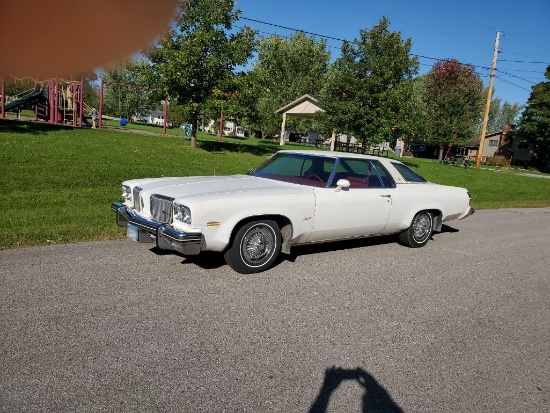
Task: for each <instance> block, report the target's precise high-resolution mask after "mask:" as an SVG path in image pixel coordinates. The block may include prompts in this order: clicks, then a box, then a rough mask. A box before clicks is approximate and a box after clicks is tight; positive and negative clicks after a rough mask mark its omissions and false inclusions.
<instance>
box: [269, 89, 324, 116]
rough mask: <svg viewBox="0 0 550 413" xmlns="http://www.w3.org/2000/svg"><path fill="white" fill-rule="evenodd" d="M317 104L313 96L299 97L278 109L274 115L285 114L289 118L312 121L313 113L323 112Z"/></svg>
mask: <svg viewBox="0 0 550 413" xmlns="http://www.w3.org/2000/svg"><path fill="white" fill-rule="evenodd" d="M318 102H319V101H318V100H317V99H315V98H314V97H313V96H311V95H307V94H306V95H303V96H301V97H299V98H298V99H296V100H295V101H294V102H291V103H289V104H288V105H286V106H283V107H282V108H280V109H278V110H277V111H276V112H275V113H279V114H285V113H286V114H287V115H290V116H296V117H299V118H306V119H312V118H313V117H314V115H315V112H324V110H323V109H322V108H321V107H320V106H319V105H318V104H317V103H318Z"/></svg>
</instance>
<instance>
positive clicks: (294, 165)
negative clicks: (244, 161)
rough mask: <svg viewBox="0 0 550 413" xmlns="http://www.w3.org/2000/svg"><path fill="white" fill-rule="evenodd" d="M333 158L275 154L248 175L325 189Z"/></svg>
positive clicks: (333, 161) (329, 176)
mask: <svg viewBox="0 0 550 413" xmlns="http://www.w3.org/2000/svg"><path fill="white" fill-rule="evenodd" d="M335 161H336V160H335V158H330V157H327V156H316V155H308V154H297V153H277V154H275V155H274V156H272V157H271V158H269V159H268V160H267V161H265V162H264V163H263V164H261V165H260V166H258V167H257V168H256V169H253V170H252V171H250V172H249V173H248V175H252V176H257V177H261V178H268V179H274V180H277V181H284V182H291V183H295V184H300V185H309V186H317V187H326V186H327V184H328V183H329V182H330V180H331V175H332V171H333V169H334V163H335Z"/></svg>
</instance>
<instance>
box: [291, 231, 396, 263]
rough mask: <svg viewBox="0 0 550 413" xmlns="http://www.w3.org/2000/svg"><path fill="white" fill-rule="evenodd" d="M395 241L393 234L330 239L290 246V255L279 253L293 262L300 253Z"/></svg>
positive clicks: (305, 253)
mask: <svg viewBox="0 0 550 413" xmlns="http://www.w3.org/2000/svg"><path fill="white" fill-rule="evenodd" d="M395 242H397V238H396V237H395V235H386V236H382V237H372V238H355V239H349V240H344V241H331V242H324V243H322V244H310V245H299V246H296V247H292V249H291V251H290V255H285V254H281V257H282V258H283V259H286V260H288V261H292V262H294V261H295V260H296V258H298V257H299V256H300V255H311V254H319V253H323V252H330V251H342V250H349V249H354V248H364V247H370V246H373V245H383V244H393V243H395Z"/></svg>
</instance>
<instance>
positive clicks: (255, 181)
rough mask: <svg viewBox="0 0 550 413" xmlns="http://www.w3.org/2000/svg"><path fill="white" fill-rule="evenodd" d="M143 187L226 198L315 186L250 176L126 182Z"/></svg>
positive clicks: (163, 192)
mask: <svg viewBox="0 0 550 413" xmlns="http://www.w3.org/2000/svg"><path fill="white" fill-rule="evenodd" d="M126 184H130V185H131V186H139V187H141V188H142V194H145V193H147V194H148V195H151V194H160V195H164V196H168V197H171V198H174V199H178V198H185V199H191V198H194V197H197V196H200V197H206V196H209V197H216V196H218V197H226V196H227V195H228V194H238V193H243V192H254V191H257V192H265V191H269V192H275V191H279V192H286V193H297V192H300V193H304V192H312V191H313V188H312V187H308V186H303V185H296V184H289V183H286V182H281V181H276V180H272V179H266V178H258V177H255V176H249V175H231V176H193V177H177V178H153V179H140V180H132V181H129V182H126Z"/></svg>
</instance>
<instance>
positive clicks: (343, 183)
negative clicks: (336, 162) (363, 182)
mask: <svg viewBox="0 0 550 413" xmlns="http://www.w3.org/2000/svg"><path fill="white" fill-rule="evenodd" d="M349 185H350V183H349V181H348V180H347V179H338V182H336V192H339V191H341V190H342V189H343V190H344V191H347V190H348V189H349Z"/></svg>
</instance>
